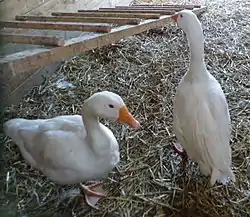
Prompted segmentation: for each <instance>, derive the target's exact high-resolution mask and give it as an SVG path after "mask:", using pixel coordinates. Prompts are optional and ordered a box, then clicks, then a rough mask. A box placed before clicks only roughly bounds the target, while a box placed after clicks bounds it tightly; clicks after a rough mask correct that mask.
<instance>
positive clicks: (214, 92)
mask: <svg viewBox="0 0 250 217" xmlns="http://www.w3.org/2000/svg"><path fill="white" fill-rule="evenodd" d="M172 19H173V20H174V21H175V22H177V24H178V26H179V27H180V28H181V29H182V30H183V31H184V32H185V33H186V35H187V38H188V42H189V47H190V52H191V63H190V66H189V70H188V72H187V73H186V74H185V75H184V77H183V78H182V80H181V81H180V83H179V86H178V88H177V92H176V96H175V101H174V111H173V113H174V117H173V118H174V131H175V135H176V137H177V140H178V142H179V143H180V144H179V143H176V144H175V148H176V150H178V152H179V153H180V154H181V153H182V155H183V156H185V153H187V155H188V156H189V157H190V158H192V159H193V160H194V161H196V162H197V163H198V164H199V167H200V169H201V172H202V174H204V175H206V176H207V175H210V176H211V179H210V184H211V185H212V186H213V185H214V184H215V182H216V181H219V182H221V183H223V184H226V183H227V182H228V181H229V178H231V180H232V181H233V182H235V175H234V173H233V172H232V170H231V168H230V167H231V147H230V144H229V142H230V133H231V127H230V115H229V110H228V104H227V101H226V97H225V95H224V93H223V90H222V88H221V86H220V84H219V82H218V81H217V80H216V79H215V78H214V77H213V76H212V75H211V74H210V73H209V72H208V71H207V68H206V65H205V62H204V36H203V31H202V27H201V23H200V21H199V20H198V18H197V16H196V15H195V14H194V13H193V12H192V11H190V10H183V11H180V12H179V13H176V14H175V15H173V16H172ZM182 147H183V148H184V149H183V148H182Z"/></svg>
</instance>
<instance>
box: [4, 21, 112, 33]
mask: <svg viewBox="0 0 250 217" xmlns="http://www.w3.org/2000/svg"><path fill="white" fill-rule="evenodd" d="M0 28H23V29H51V30H67V31H87V32H105V33H106V32H110V31H111V26H110V25H87V24H78V23H76V24H61V23H32V22H25V23H24V22H11V21H8V22H0Z"/></svg>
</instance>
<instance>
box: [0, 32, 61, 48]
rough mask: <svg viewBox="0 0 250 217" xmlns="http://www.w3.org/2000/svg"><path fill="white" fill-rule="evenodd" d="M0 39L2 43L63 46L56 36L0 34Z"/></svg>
mask: <svg viewBox="0 0 250 217" xmlns="http://www.w3.org/2000/svg"><path fill="white" fill-rule="evenodd" d="M0 37H1V39H2V40H3V42H4V43H18V44H36V45H44V46H58V47H62V46H64V44H65V41H64V39H63V38H59V37H56V36H45V35H23V34H14V33H0Z"/></svg>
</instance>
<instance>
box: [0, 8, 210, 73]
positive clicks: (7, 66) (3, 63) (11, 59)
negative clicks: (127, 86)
mask: <svg viewBox="0 0 250 217" xmlns="http://www.w3.org/2000/svg"><path fill="white" fill-rule="evenodd" d="M205 9H206V7H201V8H198V9H194V10H193V12H194V13H196V14H200V13H202V12H204V11H205ZM171 21H172V20H171V17H170V16H162V17H161V18H160V19H158V20H145V21H143V22H141V23H140V24H139V25H136V26H121V27H117V28H114V29H112V31H111V32H110V33H108V34H98V33H96V34H93V35H91V36H89V37H88V38H86V36H82V37H78V38H75V39H71V40H69V41H66V44H65V46H64V47H57V48H52V49H40V50H39V51H38V50H36V51H34V52H33V53H32V52H31V51H25V52H20V53H16V54H12V55H8V56H6V57H4V58H2V59H0V68H1V69H2V71H3V73H2V74H3V77H4V76H11V75H14V76H15V75H16V74H19V73H21V72H23V71H27V70H31V69H36V68H40V67H43V66H45V65H47V64H50V63H52V62H56V61H58V60H66V59H68V58H70V57H72V56H74V55H77V54H80V53H82V52H85V51H89V50H92V49H95V48H98V47H102V46H105V45H109V44H112V43H115V42H117V41H119V40H121V39H123V38H125V37H128V36H131V35H136V34H139V33H142V32H145V31H148V30H150V29H154V28H161V27H163V26H165V25H166V24H168V23H169V22H171Z"/></svg>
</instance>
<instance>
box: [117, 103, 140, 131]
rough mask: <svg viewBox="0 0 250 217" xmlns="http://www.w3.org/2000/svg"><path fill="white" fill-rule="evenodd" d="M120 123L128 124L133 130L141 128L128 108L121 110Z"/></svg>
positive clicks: (124, 107)
mask: <svg viewBox="0 0 250 217" xmlns="http://www.w3.org/2000/svg"><path fill="white" fill-rule="evenodd" d="M118 121H119V122H120V123H123V124H128V125H129V126H130V127H132V128H139V127H140V123H139V122H138V121H137V120H136V119H135V118H134V117H133V115H132V114H131V113H130V112H129V111H128V109H127V107H126V106H123V107H122V108H120V112H119V118H118Z"/></svg>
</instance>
